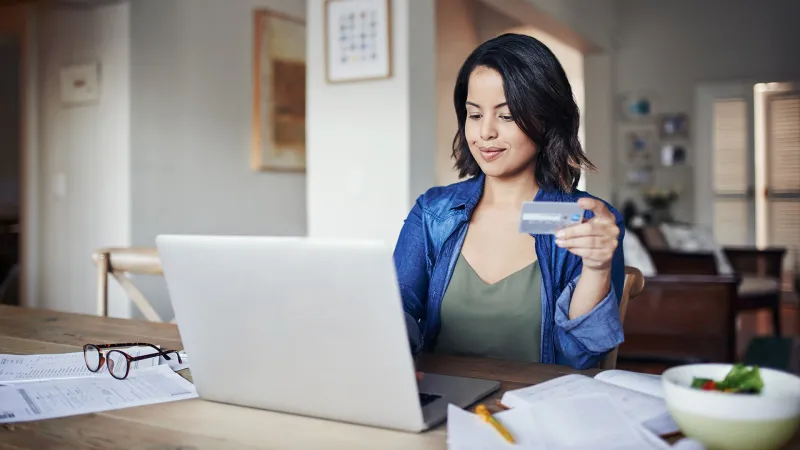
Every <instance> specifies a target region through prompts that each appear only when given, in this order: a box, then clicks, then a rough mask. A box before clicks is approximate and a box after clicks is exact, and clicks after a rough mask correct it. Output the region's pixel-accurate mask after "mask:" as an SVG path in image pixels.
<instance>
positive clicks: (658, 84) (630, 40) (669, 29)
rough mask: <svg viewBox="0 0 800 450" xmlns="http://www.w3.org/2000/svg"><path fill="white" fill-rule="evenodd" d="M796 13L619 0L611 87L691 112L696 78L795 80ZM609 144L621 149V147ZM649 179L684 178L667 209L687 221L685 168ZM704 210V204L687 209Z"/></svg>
mask: <svg viewBox="0 0 800 450" xmlns="http://www.w3.org/2000/svg"><path fill="white" fill-rule="evenodd" d="M798 18H800V2H798V1H797V0H769V1H765V2H753V1H744V0H736V1H732V0H704V1H702V2H698V1H693V0H674V1H670V2H660V1H654V0H653V1H651V0H648V1H641V0H620V4H619V19H618V24H619V30H618V48H617V50H616V58H615V62H616V63H615V68H614V72H615V74H616V75H615V85H616V87H617V92H618V93H623V92H628V91H651V92H653V93H654V94H655V96H656V102H657V108H658V109H659V110H661V111H665V112H686V113H689V114H690V115H691V114H692V113H693V112H694V94H695V87H696V86H697V85H698V84H707V83H711V82H728V81H737V80H740V79H758V80H763V81H784V80H797V79H800V59H798V58H797V55H800V27H798V26H797V19H798ZM690 118H692V117H691V116H690ZM690 132H691V130H690ZM617 147H618V151H619V152H621V151H622V148H621V147H622V146H621V145H618V146H617ZM709 152H710V149H708V148H689V158H690V161H692V160H695V159H696V158H697V157H706V158H707V157H708V155H709ZM704 167H707V166H704ZM617 175H618V178H619V179H622V178H623V177H624V173H618V174H617ZM696 175H697V176H700V177H703V176H710V175H711V174H710V173H708V174H696ZM657 180H658V182H660V183H662V184H663V185H665V186H671V185H672V184H673V183H683V184H684V187H685V188H686V192H685V194H684V198H683V199H682V200H681V201H680V203H679V204H678V205H677V208H676V210H675V212H676V215H677V218H678V219H680V220H692V219H693V200H694V191H693V175H692V173H691V172H686V173H679V171H678V170H674V169H664V170H660V171H659V172H658V173H657ZM622 192H623V193H624V192H626V190H624V189H623V190H622ZM708 208H711V205H710V204H709V205H697V206H696V207H695V208H694V209H708Z"/></svg>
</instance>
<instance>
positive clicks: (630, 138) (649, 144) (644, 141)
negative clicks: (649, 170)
mask: <svg viewBox="0 0 800 450" xmlns="http://www.w3.org/2000/svg"><path fill="white" fill-rule="evenodd" d="M655 141H656V136H655V133H653V132H652V131H648V130H634V131H628V132H627V133H626V134H625V152H626V155H627V159H628V163H629V164H632V165H635V166H641V165H647V164H650V163H651V162H652V159H653V153H654V146H655V145H656V143H655Z"/></svg>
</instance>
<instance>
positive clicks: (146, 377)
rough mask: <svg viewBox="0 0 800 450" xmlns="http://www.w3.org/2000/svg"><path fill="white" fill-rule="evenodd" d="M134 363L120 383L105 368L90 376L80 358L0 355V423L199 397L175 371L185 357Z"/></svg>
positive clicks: (139, 351) (142, 350) (140, 350)
mask: <svg viewBox="0 0 800 450" xmlns="http://www.w3.org/2000/svg"><path fill="white" fill-rule="evenodd" d="M152 351H153V349H152V348H149V347H134V348H129V349H125V352H126V353H128V354H129V355H131V356H134V357H135V356H139V355H143V354H149V353H151V352H152ZM170 359H171V360H170V361H166V360H164V359H163V358H148V359H143V360H141V361H136V362H134V363H133V364H132V365H131V371H130V373H129V374H128V377H127V378H126V379H124V380H117V379H116V378H114V377H112V376H111V375H110V374H109V373H108V372H107V369H106V367H105V366H103V368H102V369H101V370H99V371H97V372H90V371H89V370H88V369H87V368H86V363H85V362H84V360H83V353H82V352H76V353H65V354H52V355H0V423H7V422H22V421H28V420H40V419H50V418H54V417H64V416H70V415H76V414H85V413H91V412H99V411H107V410H111V409H119V408H128V407H132V406H141V405H149V404H153V403H163V402H170V401H175V400H183V399H188V398H195V397H197V391H196V390H195V387H194V385H193V384H192V383H190V382H188V381H186V380H185V379H184V378H183V377H181V376H180V375H178V374H176V373H175V371H177V370H181V369H183V368H186V367H187V366H188V363H187V361H186V358H184V357H183V355H181V359H182V360H183V363H182V364H179V363H178V361H177V358H170Z"/></svg>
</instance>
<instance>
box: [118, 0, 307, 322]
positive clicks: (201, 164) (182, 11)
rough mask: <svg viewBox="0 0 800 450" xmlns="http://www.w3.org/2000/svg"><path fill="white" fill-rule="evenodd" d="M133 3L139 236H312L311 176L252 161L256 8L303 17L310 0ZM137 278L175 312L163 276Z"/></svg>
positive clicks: (135, 232)
mask: <svg viewBox="0 0 800 450" xmlns="http://www.w3.org/2000/svg"><path fill="white" fill-rule="evenodd" d="M130 8H131V191H132V205H131V208H132V213H131V217H132V224H131V233H132V236H131V238H132V243H133V245H134V246H148V247H152V246H154V245H155V238H156V236H157V235H158V234H161V233H213V234H253V235H305V234H306V186H305V175H303V174H286V173H270V172H261V173H256V172H253V171H251V169H250V121H251V109H252V107H251V105H252V98H251V92H252V89H251V86H252V81H251V67H252V62H251V58H252V41H253V37H252V31H251V30H252V12H253V10H254V9H257V8H271V9H274V10H276V11H279V12H283V13H286V14H290V15H292V16H294V17H299V18H304V17H305V2H304V1H298V0H236V1H219V0H168V1H165V0H136V1H134V2H131V4H130ZM256 270H257V269H256ZM137 284H138V285H140V286H141V288H142V291H143V293H144V294H145V296H147V297H148V298H149V299H150V300H151V301H152V302H153V303H155V307H156V309H157V311H159V313H160V314H162V316H163V317H165V318H167V319H169V318H171V317H172V312H171V308H170V306H169V301H168V299H167V295H166V290H165V286H164V281H163V279H160V278H159V279H138V280H137ZM221 301H227V299H221Z"/></svg>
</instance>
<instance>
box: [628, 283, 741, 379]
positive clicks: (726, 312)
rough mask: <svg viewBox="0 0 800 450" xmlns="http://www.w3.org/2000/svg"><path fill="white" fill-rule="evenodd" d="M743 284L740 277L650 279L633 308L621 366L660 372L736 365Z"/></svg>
mask: <svg viewBox="0 0 800 450" xmlns="http://www.w3.org/2000/svg"><path fill="white" fill-rule="evenodd" d="M738 284H739V280H738V277H737V276H719V275H657V276H654V277H648V278H647V289H645V290H644V291H643V292H642V293H641V294H640V295H639V297H638V298H637V299H636V301H635V302H633V303H632V304H631V305H629V307H628V310H627V315H628V317H629V320H628V322H627V323H626V324H625V342H624V343H623V344H622V345H620V352H619V359H620V361H624V362H625V364H626V367H633V366H638V365H641V366H644V367H647V368H648V370H650V369H653V370H655V369H656V368H657V370H656V371H657V372H660V371H661V370H664V369H666V368H668V367H672V366H675V365H678V364H687V363H696V362H726V363H732V362H735V360H736V324H735V321H734V317H735V314H736V311H737V309H736V303H737V299H738V295H737V292H736V289H737V287H738ZM632 370H642V369H632ZM643 371H644V370H643Z"/></svg>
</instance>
